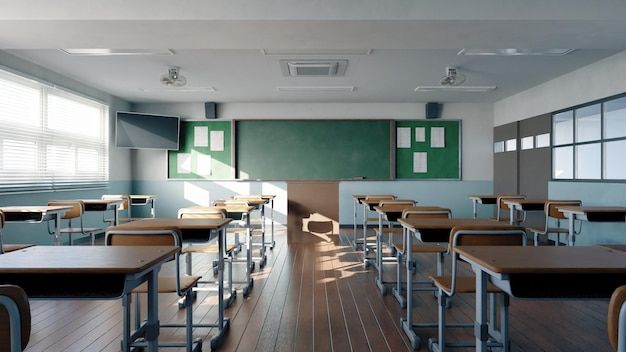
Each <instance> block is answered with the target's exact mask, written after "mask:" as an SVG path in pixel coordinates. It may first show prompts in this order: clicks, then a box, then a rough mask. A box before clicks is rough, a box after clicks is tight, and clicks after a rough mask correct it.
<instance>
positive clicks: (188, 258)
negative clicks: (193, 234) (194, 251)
mask: <svg viewBox="0 0 626 352" xmlns="http://www.w3.org/2000/svg"><path fill="white" fill-rule="evenodd" d="M186 254H187V255H186V256H185V274H187V275H191V252H187V253H186Z"/></svg>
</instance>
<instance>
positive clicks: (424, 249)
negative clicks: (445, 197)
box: [393, 206, 452, 308]
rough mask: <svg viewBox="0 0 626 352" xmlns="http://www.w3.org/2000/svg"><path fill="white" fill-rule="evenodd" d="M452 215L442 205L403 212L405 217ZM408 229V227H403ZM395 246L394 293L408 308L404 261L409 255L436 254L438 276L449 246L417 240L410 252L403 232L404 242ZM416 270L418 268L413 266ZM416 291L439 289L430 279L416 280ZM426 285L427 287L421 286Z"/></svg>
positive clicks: (441, 217) (442, 217)
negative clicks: (404, 283)
mask: <svg viewBox="0 0 626 352" xmlns="http://www.w3.org/2000/svg"><path fill="white" fill-rule="evenodd" d="M451 217H452V211H451V210H450V209H448V208H441V207H431V206H419V207H412V208H408V209H405V210H404V211H403V212H402V218H403V219H437V218H439V219H449V218H451ZM402 230H403V231H406V229H404V228H403V229H402ZM394 247H395V249H396V264H397V265H396V287H395V288H394V289H393V294H394V296H395V297H396V299H397V300H398V302H399V303H400V306H401V307H402V308H406V292H404V291H405V290H404V287H403V280H402V272H403V271H404V270H402V269H403V268H404V266H403V265H402V264H403V261H404V260H405V258H408V257H409V255H410V256H413V255H416V254H434V255H436V261H437V272H436V273H437V276H440V275H443V264H444V254H445V253H446V252H447V250H448V248H447V247H446V246H442V245H439V244H436V243H424V242H421V241H419V242H417V243H415V244H414V245H413V248H411V253H410V254H409V253H408V251H407V248H406V242H405V236H404V233H403V236H402V243H395V244H394ZM413 270H414V271H416V270H417V268H413ZM415 284H416V286H418V287H416V288H414V290H415V291H435V292H436V291H437V289H436V288H435V287H434V286H433V284H432V282H431V281H430V280H429V281H416V282H415ZM419 286H425V287H419Z"/></svg>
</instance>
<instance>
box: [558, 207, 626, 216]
mask: <svg viewBox="0 0 626 352" xmlns="http://www.w3.org/2000/svg"><path fill="white" fill-rule="evenodd" d="M559 211H560V212H562V213H565V214H567V213H570V214H580V215H582V214H590V213H613V214H622V213H623V214H626V207H620V206H609V207H572V206H563V207H559Z"/></svg>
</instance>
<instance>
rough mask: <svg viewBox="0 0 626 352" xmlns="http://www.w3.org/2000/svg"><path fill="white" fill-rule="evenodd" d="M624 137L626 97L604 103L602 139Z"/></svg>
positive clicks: (625, 130)
mask: <svg viewBox="0 0 626 352" xmlns="http://www.w3.org/2000/svg"><path fill="white" fill-rule="evenodd" d="M618 137H626V97H624V98H619V99H615V100H611V101H607V102H606V103H604V138H618Z"/></svg>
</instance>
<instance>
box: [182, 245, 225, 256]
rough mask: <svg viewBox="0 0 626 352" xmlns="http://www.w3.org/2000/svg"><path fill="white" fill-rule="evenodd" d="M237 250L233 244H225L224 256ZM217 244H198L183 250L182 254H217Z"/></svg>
mask: <svg viewBox="0 0 626 352" xmlns="http://www.w3.org/2000/svg"><path fill="white" fill-rule="evenodd" d="M235 248H237V245H236V244H234V243H228V244H226V254H230V253H231V252H232V251H233V250H235ZM218 249H219V248H218V247H217V243H214V244H199V245H195V244H194V245H191V246H186V247H184V248H183V250H182V252H183V253H217V252H218Z"/></svg>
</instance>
